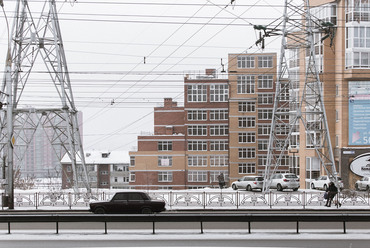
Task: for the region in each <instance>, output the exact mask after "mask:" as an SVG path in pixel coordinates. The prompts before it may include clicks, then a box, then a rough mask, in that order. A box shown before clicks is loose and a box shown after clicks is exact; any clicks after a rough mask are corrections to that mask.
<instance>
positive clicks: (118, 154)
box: [62, 150, 130, 164]
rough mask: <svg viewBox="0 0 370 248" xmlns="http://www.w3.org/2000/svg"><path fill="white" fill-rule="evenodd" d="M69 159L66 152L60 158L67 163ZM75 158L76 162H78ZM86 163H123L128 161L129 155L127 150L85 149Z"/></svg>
mask: <svg viewBox="0 0 370 248" xmlns="http://www.w3.org/2000/svg"><path fill="white" fill-rule="evenodd" d="M70 162H71V160H70V158H69V156H68V155H67V154H66V155H64V157H63V158H62V163H64V164H68V163H70ZM80 162H81V161H80V159H79V158H77V163H80ZM85 163H86V164H123V163H127V164H129V163H130V156H129V153H128V151H95V150H94V151H85Z"/></svg>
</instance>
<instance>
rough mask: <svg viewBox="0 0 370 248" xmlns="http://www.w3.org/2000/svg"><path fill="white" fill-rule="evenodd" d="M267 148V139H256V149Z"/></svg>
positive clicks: (262, 149)
mask: <svg viewBox="0 0 370 248" xmlns="http://www.w3.org/2000/svg"><path fill="white" fill-rule="evenodd" d="M268 148H269V140H258V151H267V150H268Z"/></svg>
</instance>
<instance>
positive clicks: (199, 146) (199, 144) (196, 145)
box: [188, 140, 207, 151]
mask: <svg viewBox="0 0 370 248" xmlns="http://www.w3.org/2000/svg"><path fill="white" fill-rule="evenodd" d="M188 151H207V141H202V140H189V141H188Z"/></svg>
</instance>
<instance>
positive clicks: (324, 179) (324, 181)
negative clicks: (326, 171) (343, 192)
mask: <svg viewBox="0 0 370 248" xmlns="http://www.w3.org/2000/svg"><path fill="white" fill-rule="evenodd" d="M331 181H335V179H334V178H332V177H329V176H320V177H318V178H316V179H315V180H314V181H312V182H311V189H323V190H325V191H326V190H327V189H328V188H329V183H330V182H331ZM338 186H339V188H340V189H343V181H342V178H340V177H338V183H337V187H338Z"/></svg>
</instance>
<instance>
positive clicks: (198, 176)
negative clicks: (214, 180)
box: [188, 171, 208, 182]
mask: <svg viewBox="0 0 370 248" xmlns="http://www.w3.org/2000/svg"><path fill="white" fill-rule="evenodd" d="M207 174H208V173H207V171H188V182H207V176H208V175H207Z"/></svg>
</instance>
